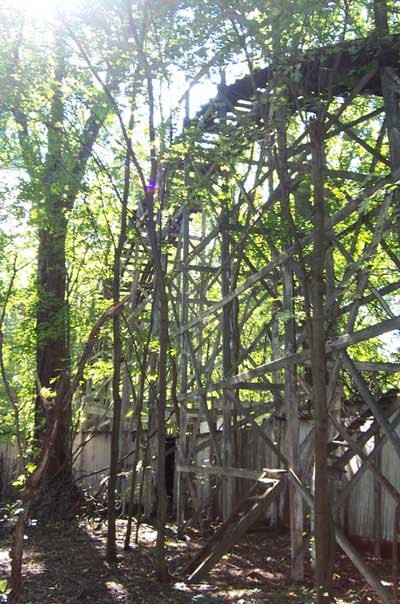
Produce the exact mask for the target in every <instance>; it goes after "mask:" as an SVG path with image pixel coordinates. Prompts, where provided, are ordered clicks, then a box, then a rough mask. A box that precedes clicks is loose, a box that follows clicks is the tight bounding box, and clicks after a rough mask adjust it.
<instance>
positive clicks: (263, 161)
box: [121, 3, 400, 603]
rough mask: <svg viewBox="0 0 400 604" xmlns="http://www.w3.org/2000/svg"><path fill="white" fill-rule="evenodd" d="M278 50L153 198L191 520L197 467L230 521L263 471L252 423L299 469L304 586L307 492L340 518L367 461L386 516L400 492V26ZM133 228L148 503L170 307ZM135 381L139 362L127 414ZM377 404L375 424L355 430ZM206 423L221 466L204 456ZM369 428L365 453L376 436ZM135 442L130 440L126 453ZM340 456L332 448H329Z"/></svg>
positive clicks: (191, 141) (215, 110) (220, 103)
mask: <svg viewBox="0 0 400 604" xmlns="http://www.w3.org/2000/svg"><path fill="white" fill-rule="evenodd" d="M378 4H379V3H378ZM278 59H279V60H277V62H276V63H274V64H271V65H269V66H268V67H266V68H265V69H262V70H259V71H254V72H252V73H251V74H250V75H249V76H247V77H246V78H244V79H241V80H239V81H237V82H235V83H234V84H233V85H230V86H226V85H225V84H224V83H223V84H221V87H220V90H219V93H218V95H217V97H216V98H215V99H214V100H213V101H212V102H210V103H208V104H207V105H206V106H205V107H204V108H203V110H202V111H200V112H199V114H198V115H197V116H196V119H195V120H192V121H190V120H189V119H188V118H187V120H186V124H185V129H184V133H183V135H182V136H181V137H180V139H179V141H178V145H177V147H176V154H175V156H174V153H173V149H172V150H171V153H170V156H171V159H170V161H169V162H168V164H166V165H163V166H162V171H161V172H160V182H159V183H158V189H159V190H158V194H159V199H160V202H161V205H164V206H167V205H168V206H170V207H172V206H173V205H174V206H175V208H176V209H175V213H174V214H171V218H170V219H169V221H168V223H167V224H166V225H165V226H164V228H163V233H162V234H164V235H165V243H166V244H171V246H170V250H169V253H168V254H166V255H165V258H164V267H165V270H166V274H167V284H168V292H169V303H170V317H171V323H170V339H171V345H172V346H173V347H174V348H175V349H176V351H177V352H176V356H175V357H174V362H173V363H172V369H171V376H170V377H171V380H170V384H171V388H170V393H171V398H170V401H169V402H168V404H169V405H170V411H171V415H169V416H168V417H173V421H174V422H175V425H176V424H178V426H179V430H178V441H177V458H178V485H177V513H178V527H179V530H180V531H182V530H183V528H184V522H185V511H186V508H187V506H186V503H187V498H188V496H190V498H191V501H192V506H193V513H194V515H195V516H196V517H197V518H199V517H200V515H201V509H200V502H199V498H198V495H197V484H196V475H204V474H206V475H207V476H211V480H213V481H215V484H218V485H219V486H220V487H222V508H223V516H224V519H225V520H227V519H229V518H231V513H232V510H233V509H234V507H235V505H236V500H237V493H236V487H237V479H238V478H246V479H251V480H253V481H254V480H257V478H256V475H255V473H254V472H251V471H249V469H245V468H242V467H238V466H240V460H238V459H237V456H236V447H235V443H236V436H237V432H238V430H240V428H241V427H242V426H243V425H250V426H252V427H253V428H254V430H255V431H256V432H257V433H258V434H259V436H260V438H261V439H262V440H263V442H264V443H265V445H266V446H267V447H269V448H270V449H272V451H273V452H274V454H275V457H276V466H277V467H278V468H280V469H281V471H286V475H287V478H288V483H289V496H290V526H291V553H292V573H293V578H294V579H297V580H301V579H302V577H303V572H304V570H303V556H304V549H305V548H304V543H303V531H304V526H303V518H304V509H303V506H304V504H305V505H306V506H307V507H309V508H314V506H316V507H318V506H320V508H321V507H322V508H323V507H324V506H328V507H329V506H330V507H331V509H332V512H333V513H335V512H337V511H338V510H339V509H340V508H341V507H342V506H343V505H344V504H345V503H346V501H347V498H348V496H349V494H350V492H351V491H352V489H353V488H354V487H355V485H356V484H357V483H358V481H359V480H360V478H361V477H362V475H363V474H364V472H365V470H366V469H367V468H369V469H371V470H372V472H373V474H374V480H375V486H376V489H375V491H376V493H377V496H376V497H375V506H376V515H377V516H379V515H380V509H379V505H380V504H379V502H380V496H379V490H380V489H386V490H387V492H388V493H389V494H390V496H391V497H392V498H393V500H394V501H395V504H396V507H397V506H398V505H399V504H400V493H399V492H398V491H397V489H396V488H395V487H394V486H393V485H392V484H391V483H390V482H389V481H388V479H387V478H386V477H385V476H384V475H383V474H382V472H381V470H380V467H379V463H378V460H379V454H380V451H381V450H382V447H383V445H384V443H385V442H386V441H389V442H390V443H391V444H392V445H393V447H394V449H395V451H396V453H397V454H398V455H399V456H400V439H399V437H398V436H397V434H396V431H395V428H396V426H397V425H398V424H399V422H400V412H399V411H398V410H396V403H395V402H394V403H393V399H392V398H391V399H390V405H382V404H380V403H379V401H381V402H382V400H383V402H384V399H382V397H381V396H380V395H381V394H382V391H383V390H384V389H385V384H386V383H389V385H390V376H393V375H396V373H397V372H399V371H400V363H397V362H394V361H393V359H391V358H385V359H383V358H382V360H381V361H377V360H376V359H377V355H378V356H379V346H380V340H379V338H380V336H383V335H384V334H386V333H390V332H393V331H395V330H398V329H400V316H399V298H398V292H399V290H400V278H399V268H400V254H398V253H397V252H396V250H398V249H399V247H400V239H399V235H398V232H399V217H400V209H399V191H398V181H399V179H400V112H399V103H398V96H399V92H400V36H398V35H389V34H388V28H387V23H386V22H385V19H384V18H381V17H380V15H379V11H378V13H377V15H376V32H375V34H374V35H371V37H369V38H366V39H358V40H352V41H350V42H346V43H342V44H340V45H338V46H335V47H325V48H322V49H316V50H312V51H307V52H305V53H299V52H297V53H294V54H293V55H292V56H284V57H280V58H279V57H278ZM372 140H373V141H374V143H373V144H371V141H372ZM182 148H183V149H184V151H182ZM346 164H347V165H346ZM133 226H134V228H133V233H134V236H133V238H132V245H131V246H130V247H129V246H128V249H127V250H126V259H125V267H124V270H125V282H126V283H127V284H129V290H127V292H126V293H130V295H131V299H132V312H131V313H130V314H129V313H127V316H126V325H127V328H128V331H132V333H133V332H134V331H135V329H136V328H137V327H138V326H139V325H140V326H141V327H143V325H145V326H146V329H147V331H148V333H149V338H148V341H147V344H146V346H145V347H144V348H145V350H146V352H145V354H142V352H140V354H138V353H137V351H136V352H135V354H136V356H137V357H138V360H137V363H138V365H139V367H140V369H141V378H140V380H139V383H138V384H136V385H135V391H134V392H133V394H134V399H135V400H136V401H138V403H137V405H136V408H135V413H134V418H133V424H134V425H133V427H134V429H135V430H136V433H137V438H136V442H137V443H141V442H142V441H143V442H144V441H145V439H144V438H142V439H141V437H140V434H143V431H144V428H143V425H142V411H143V405H144V404H146V405H147V406H148V409H149V420H148V426H147V431H148V435H150V437H149V438H148V439H147V444H146V447H145V451H144V453H140V452H139V445H137V446H136V449H135V453H134V456H133V467H134V468H136V467H137V466H138V462H139V457H140V455H142V456H143V460H142V461H143V467H144V468H145V471H144V476H145V478H144V480H143V481H142V487H141V489H142V491H143V495H144V505H145V510H146V509H147V512H150V511H151V509H152V505H153V503H154V497H153V495H154V490H155V487H154V472H153V473H152V472H151V471H150V472H148V471H146V469H147V468H151V467H152V464H153V462H152V460H155V458H156V455H157V447H156V442H155V438H152V436H154V433H155V429H156V428H155V427H156V409H157V404H156V399H157V390H156V386H155V384H156V379H148V375H150V376H154V377H156V374H157V351H156V350H152V349H151V347H149V346H148V344H149V339H150V338H151V336H152V335H156V334H157V330H158V321H159V316H158V311H157V308H156V306H155V305H154V304H153V305H152V311H151V313H149V312H148V309H149V301H150V300H151V299H152V296H153V270H152V262H151V259H149V253H148V244H147V240H146V231H145V228H144V212H143V210H142V209H139V211H138V214H137V218H136V224H135V225H133ZM130 266H134V273H133V275H132V274H131V273H130V272H129V269H130ZM149 316H150V319H149ZM366 344H367V346H366ZM361 345H363V346H364V353H363V354H364V356H363V358H359V354H360V350H361V348H360V346H361ZM365 350H367V352H368V351H370V355H371V356H370V358H365V354H366V353H365ZM135 354H133V355H132V357H134V356H135ZM387 356H388V355H387ZM389 356H390V355H389ZM128 360H129V359H128ZM146 368H147V369H146ZM146 373H147V377H146ZM371 376H376V381H377V383H378V387H376V388H373V387H372V384H373V381H374V380H373V379H372V378H371ZM344 382H346V384H347V386H349V384H350V385H351V386H352V387H353V389H354V390H355V391H357V392H358V398H359V399H360V400H362V401H363V403H364V406H360V407H359V408H358V409H357V413H356V415H357V417H356V418H353V419H351V418H349V415H348V412H347V411H346V409H344V406H343V384H344ZM132 390H133V384H132V381H131V380H130V378H129V363H127V365H126V368H125V374H124V380H123V393H122V400H123V414H125V413H126V412H127V411H128V410H129V409H130V405H131V396H132ZM311 401H313V409H312V408H311V407H312V405H311ZM394 411H395V412H396V413H395V415H394V414H393V412H394ZM302 413H306V414H311V415H312V416H313V420H314V431H313V436H314V439H315V447H314V461H315V469H316V473H315V490H314V495H312V494H311V493H312V489H310V483H311V479H310V472H309V471H308V470H309V467H310V464H311V461H312V460H308V461H307V463H305V462H304V463H301V461H300V460H301V451H300V443H299V416H300V415H301V414H302ZM267 414H268V415H270V416H271V417H272V418H282V416H285V420H286V421H287V433H288V449H287V451H288V453H287V454H286V455H285V454H284V453H283V450H282V447H281V443H279V442H277V441H276V438H275V437H274V438H271V437H270V436H269V435H268V434H267V433H266V432H265V431H264V430H263V429H262V427H261V424H260V422H259V421H258V419H259V418H260V417H263V416H266V415H267ZM371 416H372V422H370V426H369V427H368V429H367V430H360V427H361V426H362V424H363V422H364V421H365V420H366V419H367V418H368V417H371ZM275 421H278V419H276V420H275V419H273V422H275ZM202 422H206V424H207V431H208V434H209V446H210V461H209V464H208V465H207V467H196V466H195V465H194V459H195V458H194V454H195V451H196V443H197V437H198V434H199V428H200V425H201V424H202ZM277 433H278V431H277ZM188 434H189V436H188ZM371 439H374V440H373V442H374V447H373V450H372V452H370V453H369V454H368V455H367V454H366V453H365V449H363V447H364V446H365V444H366V443H367V442H369V441H371ZM203 446H204V436H203ZM129 450H130V444H129V443H124V442H122V448H121V457H122V458H124V457H125V453H126V452H127V451H129ZM328 453H329V455H330V456H331V457H332V454H335V455H336V456H335V458H333V459H331V460H328ZM354 456H358V457H359V458H360V459H361V460H362V461H363V462H364V463H363V464H362V465H361V467H360V469H359V470H358V472H357V473H356V474H355V475H354V476H353V478H352V480H351V481H350V482H347V483H345V485H343V484H341V483H337V484H333V483H334V480H333V478H332V479H330V478H329V476H330V475H331V476H340V473H341V472H342V471H343V470H344V468H345V466H346V465H347V464H348V463H349V462H350V460H351V459H352V458H353V457H354ZM128 466H129V467H131V466H132V461H131V459H129V462H128ZM153 469H154V468H153ZM134 476H135V473H134ZM135 480H136V478H135V477H134V480H133V482H132V485H131V492H132V493H134V491H135V485H136V483H135ZM152 481H153V484H152ZM143 483H144V486H143ZM332 484H333V487H334V488H333V490H331V487H332ZM276 492H277V494H279V493H280V492H281V489H280V488H279V489H277V491H276ZM332 492H334V499H333V501H331V498H330V493H332ZM317 511H318V510H317ZM317 516H318V514H317V513H316V517H317ZM227 522H228V525H229V526H230V522H231V521H230V520H227ZM376 528H377V535H376V536H377V541H379V525H378V524H377V527H376ZM239 532H240V531H239ZM335 536H336V540H337V542H338V543H339V544H340V546H341V547H342V549H343V550H344V551H345V552H346V553H347V554H348V556H349V557H350V559H351V560H352V561H353V562H354V564H355V566H356V567H357V568H358V570H359V571H360V572H361V573H362V575H363V576H364V577H365V579H366V580H367V581H368V582H369V583H370V585H371V586H372V587H373V588H374V589H375V591H376V593H377V595H378V597H379V598H380V599H381V600H382V602H385V603H388V602H389V601H390V599H389V595H388V593H387V591H386V590H385V588H384V587H383V586H382V584H381V582H380V581H379V579H378V578H377V577H376V576H375V574H374V573H373V572H372V571H371V570H370V569H368V568H367V567H366V565H365V563H364V562H363V560H362V558H361V557H360V555H359V554H358V553H357V552H356V550H355V549H354V548H353V546H352V545H351V544H350V542H349V541H348V539H347V538H346V536H345V535H344V533H343V532H342V531H341V530H340V529H339V528H338V527H336V535H335ZM326 538H327V539H329V535H328V534H327V535H326ZM207 564H208V563H207ZM207 568H208V567H207ZM192 571H193V569H192ZM196 572H197V571H196Z"/></svg>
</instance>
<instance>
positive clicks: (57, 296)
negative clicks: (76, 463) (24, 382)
mask: <svg viewBox="0 0 400 604" xmlns="http://www.w3.org/2000/svg"><path fill="white" fill-rule="evenodd" d="M47 210H48V218H47V220H48V224H47V228H41V229H40V232H39V239H40V243H39V253H38V282H37V291H38V305H37V316H36V338H37V348H36V365H37V380H38V388H39V387H40V389H41V391H39V392H38V396H37V399H36V407H35V428H36V436H37V438H38V440H39V441H42V440H43V438H44V434H45V432H44V431H45V428H46V425H47V423H48V422H49V421H50V422H51V421H52V416H54V414H56V413H57V414H58V413H59V416H60V420H59V421H60V431H59V435H58V438H57V441H56V442H55V443H54V448H53V450H52V451H51V455H50V459H49V463H48V466H47V471H46V476H45V478H44V481H43V486H44V487H46V488H48V487H49V486H50V484H51V483H53V484H52V488H54V486H55V484H54V481H56V484H58V485H62V487H63V491H64V490H65V489H66V488H69V487H70V486H71V484H72V458H71V401H67V402H66V404H65V405H64V408H63V409H62V410H57V409H56V402H54V401H59V400H60V395H62V392H63V391H65V389H66V388H68V379H69V346H68V302H67V300H66V275H67V269H66V263H65V238H66V228H67V225H66V221H65V218H64V215H63V210H62V206H60V205H59V204H58V203H57V202H56V201H53V200H51V201H50V202H48V205H47Z"/></svg>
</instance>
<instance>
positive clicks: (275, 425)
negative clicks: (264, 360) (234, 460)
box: [271, 291, 290, 527]
mask: <svg viewBox="0 0 400 604" xmlns="http://www.w3.org/2000/svg"><path fill="white" fill-rule="evenodd" d="M274 295H275V297H277V293H276V291H275V294H274ZM278 310H279V304H277V302H276V301H275V300H274V301H273V302H272V321H271V347H272V360H273V361H274V360H275V359H279V358H280V356H281V348H280V342H279V320H278V316H277V313H278ZM280 375H281V372H280V371H279V370H278V371H273V372H272V383H273V384H279V383H280V381H281V377H280ZM273 398H274V415H273V419H272V440H273V442H274V443H276V444H277V447H278V449H280V448H281V425H280V424H281V421H280V420H279V419H277V416H280V415H281V409H280V407H281V404H282V403H281V398H280V394H279V393H278V392H277V391H274V392H273ZM272 455H273V457H272V460H273V465H272V467H274V468H275V467H276V468H280V467H281V462H280V459H279V457H278V456H277V455H275V453H273V454H272ZM289 488H290V486H289ZM284 495H285V494H284V493H283V495H281V497H284ZM278 522H279V498H277V499H276V500H275V501H273V502H272V504H271V525H272V526H273V527H276V526H277V525H278Z"/></svg>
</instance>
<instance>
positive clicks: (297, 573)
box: [278, 107, 304, 581]
mask: <svg viewBox="0 0 400 604" xmlns="http://www.w3.org/2000/svg"><path fill="white" fill-rule="evenodd" d="M286 124H287V117H286V111H285V108H284V107H282V108H281V109H280V111H279V117H278V157H279V164H278V171H279V181H280V188H281V199H282V201H281V214H282V226H283V229H282V230H283V232H284V233H286V240H285V241H284V245H285V246H286V247H289V246H290V245H291V243H292V241H291V236H290V233H291V230H292V229H291V211H290V197H289V185H288V163H287V138H286ZM282 279H283V310H284V312H285V314H286V315H287V317H286V320H285V324H284V348H285V355H291V354H293V353H294V352H296V321H295V317H294V279H293V270H292V267H291V265H290V263H289V262H288V263H286V264H284V265H283V266H282ZM284 382H285V408H286V409H285V410H286V419H287V434H286V439H287V445H288V462H289V467H290V469H291V470H293V471H294V472H295V473H296V474H297V475H300V474H301V472H300V446H299V405H298V401H297V396H296V386H297V374H296V366H295V365H288V366H287V367H285V371H284ZM289 506H290V549H291V565H292V568H291V572H292V578H293V579H294V580H295V581H302V580H303V579H304V548H303V531H304V511H303V500H302V497H301V495H300V493H299V492H298V491H297V490H296V488H295V487H294V486H293V485H292V484H289Z"/></svg>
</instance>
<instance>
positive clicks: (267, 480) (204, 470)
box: [177, 464, 286, 484]
mask: <svg viewBox="0 0 400 604" xmlns="http://www.w3.org/2000/svg"><path fill="white" fill-rule="evenodd" d="M177 470H178V471H179V472H190V473H193V474H198V475H200V476H229V477H235V478H244V479H246V480H255V481H256V482H261V483H263V484H272V483H273V482H274V481H275V480H276V479H277V478H279V477H280V476H282V475H283V474H285V473H286V470H275V469H268V468H264V469H263V470H260V471H259V472H256V471H253V470H247V469H246V468H234V467H230V466H223V467H222V466H197V465H188V466H186V465H181V464H178V465H177Z"/></svg>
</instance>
